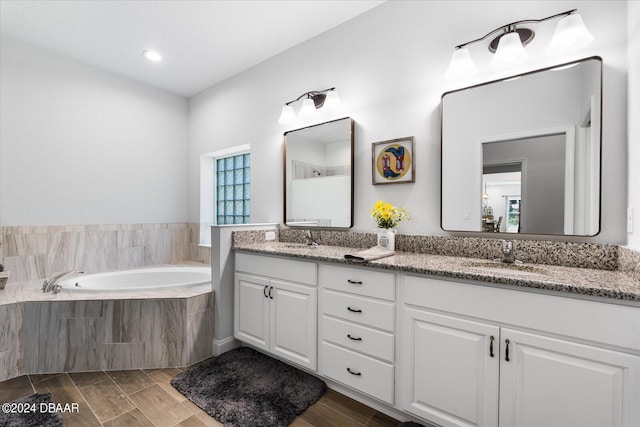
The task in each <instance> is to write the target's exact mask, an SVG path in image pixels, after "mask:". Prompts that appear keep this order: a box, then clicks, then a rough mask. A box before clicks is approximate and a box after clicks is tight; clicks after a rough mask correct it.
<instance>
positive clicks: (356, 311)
mask: <svg viewBox="0 0 640 427" xmlns="http://www.w3.org/2000/svg"><path fill="white" fill-rule="evenodd" d="M347 310H349V311H350V312H352V313H362V310H360V309H359V308H351V307H347Z"/></svg>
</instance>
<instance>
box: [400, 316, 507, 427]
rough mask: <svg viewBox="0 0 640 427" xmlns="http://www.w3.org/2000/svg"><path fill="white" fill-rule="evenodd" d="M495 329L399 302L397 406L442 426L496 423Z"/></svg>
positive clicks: (497, 351)
mask: <svg viewBox="0 0 640 427" xmlns="http://www.w3.org/2000/svg"><path fill="white" fill-rule="evenodd" d="M499 332H500V329H499V328H498V327H497V326H493V325H488V324H485V323H479V322H473V321H469V320H464V319H460V318H457V317H452V316H445V315H441V314H436V313H432V312H428V311H424V310H416V309H413V308H408V307H405V308H404V312H403V331H402V334H403V335H402V339H403V341H402V342H403V344H402V346H403V347H402V350H403V384H404V386H403V390H402V401H403V409H404V410H406V411H409V412H411V413H413V414H415V415H417V416H419V417H422V418H425V419H427V420H430V421H433V422H435V423H437V424H440V425H443V426H495V425H497V421H498V369H499V355H500V352H499V349H498V342H499ZM491 337H493V353H491V348H492V339H491ZM491 354H493V357H492V356H491Z"/></svg>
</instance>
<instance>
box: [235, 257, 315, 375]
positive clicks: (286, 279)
mask: <svg viewBox="0 0 640 427" xmlns="http://www.w3.org/2000/svg"><path fill="white" fill-rule="evenodd" d="M235 261H236V274H235V279H234V337H235V338H236V339H238V340H240V341H243V342H245V343H247V344H250V345H252V346H254V347H256V348H259V349H262V350H265V351H268V352H270V353H272V354H274V355H276V356H278V357H280V358H282V359H286V360H289V361H291V362H293V363H296V364H298V365H301V366H304V367H306V368H309V369H311V370H314V371H315V370H316V365H317V334H316V330H317V287H316V286H317V265H316V264H315V263H312V262H305V261H294V260H288V259H282V258H275V257H266V256H260V255H252V254H245V253H238V254H236V259H235Z"/></svg>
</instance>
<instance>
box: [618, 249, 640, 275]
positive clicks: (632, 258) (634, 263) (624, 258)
mask: <svg viewBox="0 0 640 427" xmlns="http://www.w3.org/2000/svg"><path fill="white" fill-rule="evenodd" d="M618 269H619V270H620V271H624V272H626V273H628V274H630V275H631V276H633V277H634V278H635V279H636V280H640V251H635V250H633V249H629V248H625V247H620V248H618Z"/></svg>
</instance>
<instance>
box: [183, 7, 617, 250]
mask: <svg viewBox="0 0 640 427" xmlns="http://www.w3.org/2000/svg"><path fill="white" fill-rule="evenodd" d="M573 8H578V9H579V11H580V13H581V14H582V17H583V19H584V21H585V23H586V25H587V26H588V28H589V30H590V31H591V32H592V33H593V35H594V36H595V41H594V42H593V43H592V44H591V45H590V46H588V47H587V48H585V49H583V50H582V51H580V52H576V53H575V54H572V55H571V56H563V57H556V58H549V57H546V56H544V53H543V52H544V50H545V48H546V44H547V42H548V40H549V39H550V37H551V34H552V33H553V29H554V27H555V22H557V21H552V22H551V23H549V24H548V25H547V24H545V25H546V26H545V27H544V28H545V30H544V31H543V30H542V29H541V27H538V30H537V33H538V36H537V39H536V40H534V42H532V43H531V44H530V45H529V46H528V47H527V50H528V52H529V54H530V60H529V62H528V63H527V64H525V65H523V66H522V67H519V68H517V69H512V70H510V71H508V72H502V73H501V74H497V73H491V72H488V71H484V72H483V73H481V74H480V75H478V76H477V77H475V78H474V79H471V80H468V81H466V82H455V83H449V82H446V81H445V80H444V77H443V76H444V73H445V71H446V68H447V65H448V61H449V57H450V55H451V52H452V50H453V47H454V46H455V45H457V44H460V43H463V42H465V41H468V40H472V39H475V38H477V37H480V36H482V35H484V34H485V33H487V32H488V31H490V30H492V29H494V28H496V27H498V26H500V25H503V24H505V23H508V22H512V21H515V20H519V19H527V18H542V17H545V16H549V15H552V14H555V13H559V12H562V11H566V10H570V9H573ZM627 11H628V10H627V2H626V1H554V2H538V1H513V2H504V1H482V2H478V1H467V2H462V1H455V2H449V1H423V2H417V1H393V2H388V3H385V4H383V5H382V6H380V7H377V8H375V9H373V10H371V11H369V12H368V13H366V14H364V15H362V16H360V17H357V18H355V19H353V20H351V21H349V22H347V23H345V24H343V25H341V26H339V27H337V28H335V29H333V30H331V31H329V32H327V33H324V34H322V35H320V36H318V37H315V38H313V39H311V40H309V41H307V42H305V43H302V44H300V45H298V46H296V47H294V48H292V49H290V50H288V51H286V52H284V53H282V54H280V55H278V56H276V57H274V58H271V59H269V60H267V61H265V62H263V63H261V64H259V65H257V66H256V67H253V68H251V69H249V70H247V71H245V72H243V73H240V74H238V75H236V76H234V77H232V78H230V79H229V80H227V81H225V82H223V83H221V84H219V85H217V86H215V87H213V88H211V89H209V90H207V91H205V92H203V93H201V94H200V95H198V96H196V97H194V98H192V99H191V100H190V126H189V133H190V135H189V154H188V156H189V158H188V162H189V218H190V220H192V221H197V216H198V212H199V208H198V201H199V197H198V191H199V190H198V182H199V179H198V170H199V167H198V165H199V163H198V162H199V156H200V154H201V153H204V152H209V151H214V150H217V149H221V148H225V147H229V146H233V145H237V144H244V143H251V147H252V174H253V177H252V178H253V179H252V183H253V184H252V185H253V190H252V197H253V200H252V209H253V210H252V220H253V221H254V222H281V217H282V211H281V210H282V191H281V187H282V184H281V180H282V175H281V174H282V173H281V168H282V153H281V149H282V134H283V133H284V132H285V131H287V130H290V129H294V128H297V127H301V126H296V125H294V126H289V127H285V126H282V125H280V124H278V123H277V120H278V116H279V114H280V111H281V108H282V105H283V104H284V102H286V101H288V100H290V99H293V98H295V97H297V96H298V95H300V94H301V93H304V92H306V91H309V90H320V89H324V88H327V87H332V86H335V87H336V88H337V89H338V91H339V93H340V97H341V100H342V102H343V104H344V106H345V108H344V114H341V115H348V116H351V117H353V118H354V119H355V121H356V127H355V132H356V135H355V145H356V153H355V157H356V165H355V186H356V190H355V191H356V194H355V226H354V230H356V231H370V230H371V229H372V228H373V226H374V222H373V220H371V218H369V216H368V214H367V211H368V210H369V208H370V207H371V206H372V205H373V203H374V202H375V201H376V200H378V199H380V198H382V199H385V200H387V201H389V202H391V203H394V204H397V205H401V206H405V207H406V208H407V209H408V210H409V212H410V213H411V214H412V216H413V220H412V221H410V222H407V223H404V224H402V225H401V226H400V232H402V233H414V234H444V233H443V232H442V231H441V229H440V226H439V224H440V114H439V106H440V97H441V95H442V93H444V92H446V91H449V90H452V89H457V88H460V87H465V86H469V85H470V84H474V83H479V82H482V81H488V80H493V79H495V78H499V77H503V76H506V75H510V74H516V73H519V72H522V71H527V70H531V69H537V68H542V67H546V66H550V65H553V64H557V63H562V62H567V61H569V60H574V59H579V58H584V57H587V56H593V55H599V56H601V57H602V58H603V61H604V82H603V85H604V100H603V102H604V113H603V192H602V197H603V199H602V231H601V233H600V234H599V235H598V236H596V237H594V238H582V239H578V238H570V239H571V240H580V241H596V242H608V243H624V242H625V241H626V232H625V228H624V225H625V224H624V217H625V212H626V201H625V200H626V195H627V182H626V170H625V166H626V152H627V149H626V144H625V141H626V132H627V131H626V108H627V106H626V101H625V99H626V91H627V86H626V71H627V70H626V57H627V46H626V37H625V35H626V31H622V28H623V27H624V26H625V23H626V19H627V18H626V15H627ZM483 49H485V48H484V47H483ZM472 54H473V52H472ZM486 58H487V59H486V60H487V61H488V59H489V55H488V54H487V55H486ZM479 65H480V66H481V67H485V66H486V65H487V64H486V63H484V64H483V63H480V64H479ZM487 68H488V67H487ZM330 118H332V117H328V118H327V119H330ZM333 118H336V117H333ZM410 135H413V136H414V137H415V143H416V153H415V154H416V183H415V184H401V185H387V186H372V185H371V144H372V143H373V142H376V141H381V140H386V139H392V138H398V137H404V136H410ZM256 178H257V179H256ZM560 239H561V238H560Z"/></svg>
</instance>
